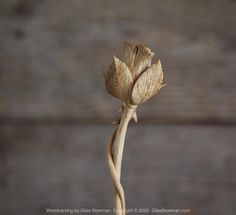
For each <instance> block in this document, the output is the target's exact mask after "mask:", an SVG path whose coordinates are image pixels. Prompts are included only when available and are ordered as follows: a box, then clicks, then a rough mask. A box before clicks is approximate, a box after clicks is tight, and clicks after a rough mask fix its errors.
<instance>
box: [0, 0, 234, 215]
mask: <svg viewBox="0 0 236 215" xmlns="http://www.w3.org/2000/svg"><path fill="white" fill-rule="evenodd" d="M235 11H236V1H234V0H225V1H224V0H215V1H210V0H206V1H204V0H201V1H193V0H179V1H174V0H167V1H158V0H146V1H142V0H131V1H125V0H123V1H114V0H96V1H95V0H94V1H93V0H87V1H85V0H70V1H66V0H48V1H45V0H44V1H43V0H42V1H40V0H4V1H1V2H0V31H1V32H0V213H1V214H5V215H12V214H27V215H28V214H29V215H31V214H35V215H38V214H45V208H47V207H49V208H81V207H84V208H91V207H95V208H111V206H112V191H111V190H112V185H111V179H110V176H109V174H108V169H107V164H106V160H105V144H106V141H107V139H108V138H109V134H110V133H111V131H112V125H111V124H110V122H111V121H112V120H113V119H115V118H116V117H117V116H118V114H117V112H116V110H117V108H118V106H119V101H118V100H116V99H114V98H112V97H111V96H110V95H108V94H107V93H106V91H105V88H104V83H103V78H102V72H103V71H105V70H106V69H107V66H108V64H109V63H110V62H111V57H112V55H113V54H115V55H116V56H118V57H119V56H121V54H122V52H121V50H122V49H121V48H122V45H123V42H124V41H130V42H133V43H143V44H145V45H147V46H150V47H151V48H152V50H153V51H154V52H156V54H157V57H156V59H157V58H160V59H161V60H162V64H163V68H164V75H165V81H166V82H167V83H168V86H167V87H166V88H164V89H163V90H162V91H161V92H160V94H159V95H158V96H157V97H154V98H153V99H151V100H150V101H148V102H147V103H145V104H144V105H143V106H142V107H140V108H139V110H138V116H139V122H138V124H137V125H134V124H133V125H131V127H130V130H129V131H128V136H127V144H126V146H125V155H124V165H123V175H122V177H123V178H122V180H123V184H124V188H125V191H126V195H127V207H128V208H133V207H140V208H145V207H155V208H189V209H191V211H192V212H191V214H201V215H215V214H226V215H234V214H235V211H236V204H235V203H236V165H235V162H236V145H235V144H236V71H235V70H236V12H235Z"/></svg>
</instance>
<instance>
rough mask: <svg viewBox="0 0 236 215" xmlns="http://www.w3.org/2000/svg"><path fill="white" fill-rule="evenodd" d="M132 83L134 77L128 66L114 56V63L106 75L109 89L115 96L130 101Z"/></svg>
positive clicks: (106, 83)
mask: <svg viewBox="0 0 236 215" xmlns="http://www.w3.org/2000/svg"><path fill="white" fill-rule="evenodd" d="M132 84H133V79H132V76H131V73H130V71H129V69H128V67H127V66H126V65H125V64H124V63H123V62H122V61H120V60H119V59H118V58H116V57H115V56H114V57H113V63H112V64H111V66H110V67H109V71H108V72H107V74H106V75H105V85H106V89H107V91H108V92H109V93H110V94H111V95H113V96H114V97H117V98H120V99H121V100H123V101H128V100H129V97H130V91H131V87H132Z"/></svg>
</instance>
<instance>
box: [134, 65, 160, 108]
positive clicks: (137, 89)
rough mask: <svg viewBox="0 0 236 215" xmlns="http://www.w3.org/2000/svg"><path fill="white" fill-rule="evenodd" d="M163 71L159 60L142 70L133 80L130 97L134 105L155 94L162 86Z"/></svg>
mask: <svg viewBox="0 0 236 215" xmlns="http://www.w3.org/2000/svg"><path fill="white" fill-rule="evenodd" d="M162 82H163V72H162V67H161V62H160V61H158V62H157V63H156V64H153V65H152V66H151V68H149V69H147V70H146V71H144V72H143V73H142V74H141V75H140V76H139V78H138V79H137V81H136V82H135V84H134V86H133V89H132V94H131V99H132V103H133V104H134V105H138V104H141V103H143V102H145V101H146V100H148V99H149V98H151V97H152V96H153V95H155V94H156V93H157V92H158V91H159V89H160V88H161V86H162Z"/></svg>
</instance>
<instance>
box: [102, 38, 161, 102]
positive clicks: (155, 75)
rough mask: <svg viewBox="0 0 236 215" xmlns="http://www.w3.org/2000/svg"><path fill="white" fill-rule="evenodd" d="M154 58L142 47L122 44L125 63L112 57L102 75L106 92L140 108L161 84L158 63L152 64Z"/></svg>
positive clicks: (159, 65)
mask: <svg viewBox="0 0 236 215" xmlns="http://www.w3.org/2000/svg"><path fill="white" fill-rule="evenodd" d="M153 56H154V53H153V52H151V50H150V49H149V48H147V47H145V46H142V45H136V46H133V45H131V44H130V43H125V44H124V55H123V61H124V62H122V61H121V60H119V59H118V58H116V57H115V56H114V57H113V62H112V64H111V65H110V67H109V69H108V72H107V73H106V75H105V85H106V89H107V91H108V92H109V93H110V94H111V95H113V96H114V97H117V98H119V99H121V100H123V101H124V102H125V103H127V104H131V105H139V104H141V103H143V102H145V101H147V100H148V99H149V98H151V97H152V96H153V95H155V94H156V93H157V92H158V91H159V90H160V88H161V87H162V86H164V85H162V82H163V72H162V67H161V62H160V60H158V61H157V63H155V64H153V65H151V60H152V58H153Z"/></svg>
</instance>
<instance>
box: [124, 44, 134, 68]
mask: <svg viewBox="0 0 236 215" xmlns="http://www.w3.org/2000/svg"><path fill="white" fill-rule="evenodd" d="M136 52H137V47H135V46H133V45H132V44H130V43H128V42H125V43H124V46H123V61H124V63H125V64H126V65H127V66H128V68H129V69H130V70H131V69H132V67H133V65H134V59H135V56H136Z"/></svg>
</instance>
